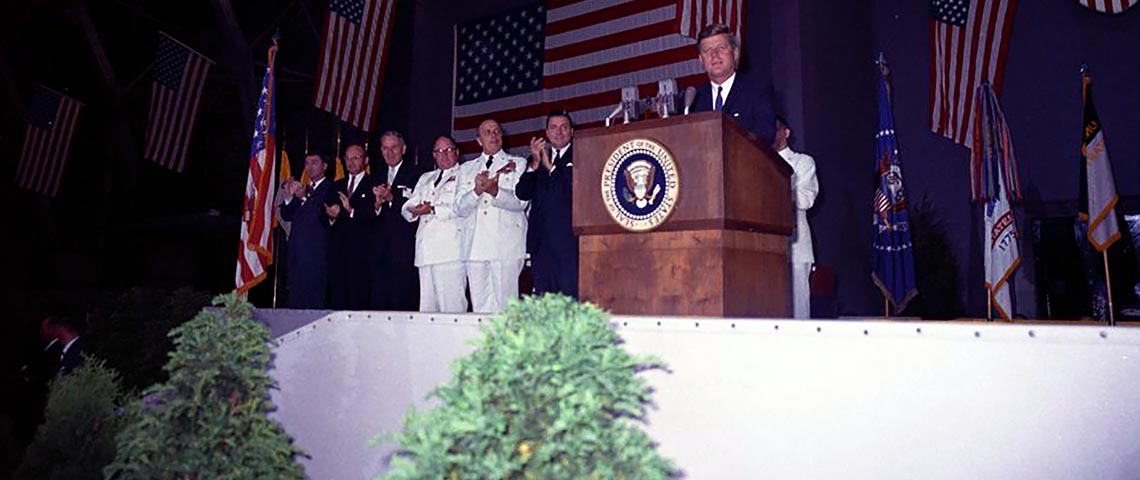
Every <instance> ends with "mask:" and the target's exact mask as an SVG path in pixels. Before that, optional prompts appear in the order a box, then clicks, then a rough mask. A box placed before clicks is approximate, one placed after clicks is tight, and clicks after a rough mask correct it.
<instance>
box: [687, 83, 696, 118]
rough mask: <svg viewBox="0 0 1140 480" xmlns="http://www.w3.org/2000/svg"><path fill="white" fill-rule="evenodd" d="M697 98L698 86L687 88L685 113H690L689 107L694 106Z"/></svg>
mask: <svg viewBox="0 0 1140 480" xmlns="http://www.w3.org/2000/svg"><path fill="white" fill-rule="evenodd" d="M696 99H697V88H696V87H687V88H685V115H688V114H689V107H691V106H693V101H694V100H696Z"/></svg>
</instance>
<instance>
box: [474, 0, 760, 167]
mask: <svg viewBox="0 0 1140 480" xmlns="http://www.w3.org/2000/svg"><path fill="white" fill-rule="evenodd" d="M714 4H715V5H714ZM714 6H715V8H714ZM686 12H688V15H689V16H685V15H686ZM694 15H695V16H696V17H695V18H697V20H691V18H694ZM711 19H717V20H720V21H721V22H723V23H726V24H729V25H732V26H736V27H737V28H738V30H739V29H741V23H742V20H743V7H742V6H741V2H734V1H728V2H726V1H723V0H722V1H716V2H709V1H696V2H694V1H692V0H684V1H678V0H636V1H633V0H577V1H575V0H547V1H546V2H544V3H540V4H535V5H531V6H527V7H522V8H518V9H514V10H510V11H507V12H504V13H502V14H499V15H496V16H494V17H492V18H486V19H482V20H477V21H472V22H467V23H462V24H459V25H457V26H456V36H455V38H456V55H455V62H456V63H455V72H456V73H455V75H456V78H455V92H454V109H453V111H452V114H453V117H452V119H453V123H452V135H453V136H454V137H455V139H456V141H458V142H459V144H460V150H461V151H463V152H464V153H472V152H475V151H478V145H477V144H476V143H475V141H474V138H475V131H476V129H477V128H478V126H479V122H481V121H483V120H485V119H487V118H493V119H495V120H498V121H499V123H501V124H502V126H503V131H504V134H505V135H506V138H505V139H504V143H505V144H506V146H507V147H513V148H511V150H512V151H514V152H524V151H526V150H527V146H528V145H529V142H530V139H531V137H534V136H539V135H541V134H542V131H543V130H544V127H545V125H544V121H545V116H546V114H547V113H548V112H549V111H550V110H552V109H562V110H566V111H568V112H570V115H571V116H572V117H573V118H574V122H575V124H576V126H577V127H578V128H589V127H592V126H597V125H600V124H601V123H602V121H603V119H604V118H605V117H606V116H607V115H609V113H610V112H611V111H612V110H613V108H614V106H616V105H617V104H618V103H619V102H620V101H621V89H622V88H623V87H627V86H635V85H636V86H637V87H638V89H639V91H640V96H641V97H642V98H645V97H650V96H653V95H656V94H657V81H658V80H663V79H667V78H674V79H676V80H677V84H678V87H679V88H682V89H683V88H685V87H687V86H695V85H697V84H698V83H700V82H702V81H707V78H708V77H707V75H705V73H704V70H703V68H702V67H701V64H700V61H699V60H698V59H697V49H696V46H695V44H696V40H695V39H693V38H692V37H690V36H686V35H682V34H681V32H682V31H685V32H691V33H692V35H693V36H695V35H696V31H694V30H692V29H691V28H688V27H690V26H691V25H692V24H694V22H695V21H700V22H705V21H706V20H708V21H712V20H711ZM698 29H699V28H698Z"/></svg>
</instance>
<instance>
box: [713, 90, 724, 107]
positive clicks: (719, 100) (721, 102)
mask: <svg viewBox="0 0 1140 480" xmlns="http://www.w3.org/2000/svg"><path fill="white" fill-rule="evenodd" d="M721 90H724V87H723V86H720V85H718V86H717V87H716V103H715V104H713V110H715V111H718V112H719V111H720V110H721V109H722V108H724V97H722V96H721V95H720V92H721Z"/></svg>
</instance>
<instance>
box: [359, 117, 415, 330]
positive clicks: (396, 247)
mask: <svg viewBox="0 0 1140 480" xmlns="http://www.w3.org/2000/svg"><path fill="white" fill-rule="evenodd" d="M406 150H407V145H405V144H404V137H403V136H402V135H400V134H399V133H398V132H394V131H389V132H384V134H383V135H381V136H380V155H381V156H382V157H384V164H385V166H384V167H383V168H381V169H379V170H377V171H376V179H375V183H376V186H375V187H372V194H373V195H375V197H376V200H375V203H374V204H373V205H374V207H375V209H376V212H375V213H376V226H375V227H374V229H373V232H374V235H375V237H376V239H375V241H373V243H372V245H371V246H370V248H371V249H372V254H373V255H374V258H373V259H372V308H375V309H377V310H401V311H415V310H416V309H418V308H419V305H420V278H419V277H420V274H419V270H417V269H416V265H415V260H416V227H417V225H416V224H414V223H409V222H408V221H407V220H404V216H403V215H402V214H401V211H402V210H403V209H404V203H406V202H407V201H408V198H409V197H411V196H412V190H414V189H415V188H416V182H417V181H419V179H420V175H423V173H424V172H423V170H421V169H420V167H419V166H418V165H416V164H414V163H412V162H405V161H404V152H405V151H406Z"/></svg>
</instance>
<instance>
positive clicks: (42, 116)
mask: <svg viewBox="0 0 1140 480" xmlns="http://www.w3.org/2000/svg"><path fill="white" fill-rule="evenodd" d="M82 107H83V104H82V103H79V102H77V101H75V99H73V98H71V97H68V96H67V95H64V94H62V93H59V92H56V91H54V90H52V89H50V88H47V87H45V86H43V85H36V87H35V90H34V91H33V92H32V101H31V104H30V106H29V109H28V129H27V131H26V133H24V149H23V151H22V152H21V153H20V163H19V165H17V167H16V184H17V185H19V186H20V187H22V188H26V189H28V190H32V191H34V192H37V193H40V194H43V195H47V196H49V197H55V196H56V194H57V193H58V192H59V181H60V178H62V177H63V167H64V164H65V163H66V162H67V156H68V153H69V152H70V151H71V138H72V136H73V135H74V134H75V123H76V119H78V118H79V110H80V108H82Z"/></svg>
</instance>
